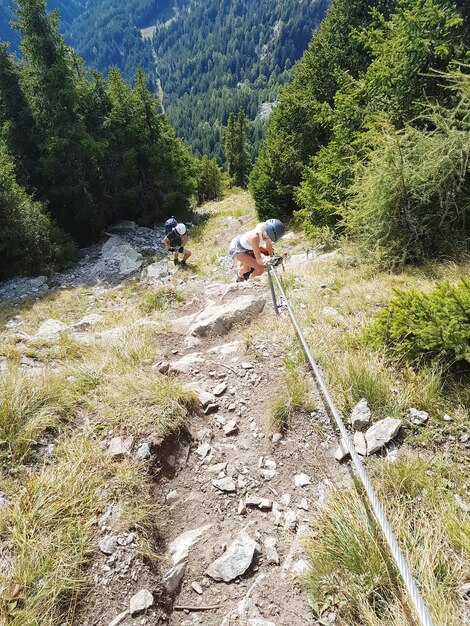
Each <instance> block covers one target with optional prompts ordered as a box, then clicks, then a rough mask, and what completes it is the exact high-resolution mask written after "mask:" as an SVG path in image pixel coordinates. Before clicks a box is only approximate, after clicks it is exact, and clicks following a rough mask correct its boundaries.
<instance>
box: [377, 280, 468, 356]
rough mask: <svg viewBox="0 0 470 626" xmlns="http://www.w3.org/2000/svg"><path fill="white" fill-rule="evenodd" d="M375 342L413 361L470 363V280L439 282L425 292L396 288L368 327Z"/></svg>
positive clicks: (392, 352)
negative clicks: (454, 283) (388, 301)
mask: <svg viewBox="0 0 470 626" xmlns="http://www.w3.org/2000/svg"><path fill="white" fill-rule="evenodd" d="M369 337H370V339H371V341H372V342H373V343H376V344H378V345H384V346H385V347H386V348H387V349H388V350H389V351H390V353H391V354H394V355H398V356H399V357H403V358H405V359H406V360H407V361H411V362H413V363H420V362H422V361H436V362H439V363H442V364H443V365H445V366H451V365H454V364H455V363H458V362H461V361H465V362H466V363H467V364H469V363H470V283H469V282H468V281H467V280H466V279H464V278H462V280H461V281H460V282H459V283H457V284H456V285H452V284H451V283H449V282H448V281H444V282H442V283H439V284H438V285H437V287H435V289H433V290H432V291H431V292H429V293H425V292H423V291H420V290H418V289H410V290H408V291H397V293H396V295H395V297H394V298H393V299H392V300H391V302H390V303H389V304H388V306H387V307H385V308H384V309H382V310H381V311H379V312H378V313H376V316H375V320H374V323H373V326H372V327H371V329H370V330H369Z"/></svg>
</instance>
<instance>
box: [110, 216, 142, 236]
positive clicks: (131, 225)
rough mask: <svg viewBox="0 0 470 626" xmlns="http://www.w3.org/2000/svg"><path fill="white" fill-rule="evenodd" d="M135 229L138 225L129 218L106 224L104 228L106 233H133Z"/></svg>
mask: <svg viewBox="0 0 470 626" xmlns="http://www.w3.org/2000/svg"><path fill="white" fill-rule="evenodd" d="M137 229H138V226H137V224H136V223H135V222H131V221H130V220H120V221H119V222H114V224H111V225H110V226H108V227H107V229H106V230H107V232H108V233H116V234H119V235H120V234H123V233H134V232H135V231H136V230H137Z"/></svg>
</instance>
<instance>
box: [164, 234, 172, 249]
mask: <svg viewBox="0 0 470 626" xmlns="http://www.w3.org/2000/svg"><path fill="white" fill-rule="evenodd" d="M163 245H164V246H165V248H166V249H167V250H168V248H169V247H170V240H169V239H168V237H165V238H164V239H163Z"/></svg>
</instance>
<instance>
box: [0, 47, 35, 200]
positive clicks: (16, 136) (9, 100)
mask: <svg viewBox="0 0 470 626" xmlns="http://www.w3.org/2000/svg"><path fill="white" fill-rule="evenodd" d="M0 136H2V137H3V139H4V141H5V143H6V145H7V146H8V150H9V152H10V154H11V155H12V157H13V158H14V161H15V173H16V176H17V178H18V180H19V181H20V182H21V184H22V185H24V186H26V187H27V188H28V189H30V190H31V189H33V188H34V187H35V186H37V184H38V182H39V181H38V172H37V160H38V156H39V142H40V132H39V128H38V127H37V126H36V124H35V122H34V118H33V116H32V113H31V110H30V107H29V104H28V102H27V100H26V97H25V94H24V93H23V90H22V87H21V84H20V72H19V69H18V66H17V65H16V64H15V62H14V60H13V57H12V55H11V54H9V52H8V48H7V46H6V44H2V43H0Z"/></svg>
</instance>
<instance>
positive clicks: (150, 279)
mask: <svg viewBox="0 0 470 626" xmlns="http://www.w3.org/2000/svg"><path fill="white" fill-rule="evenodd" d="M169 274H170V271H169V269H168V260H167V259H162V260H161V261H156V262H155V263H151V264H150V265H147V267H144V269H143V270H142V273H141V275H140V282H141V283H142V284H143V285H147V286H149V285H157V284H158V283H160V282H161V281H162V280H163V279H164V278H166V277H167V276H169Z"/></svg>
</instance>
